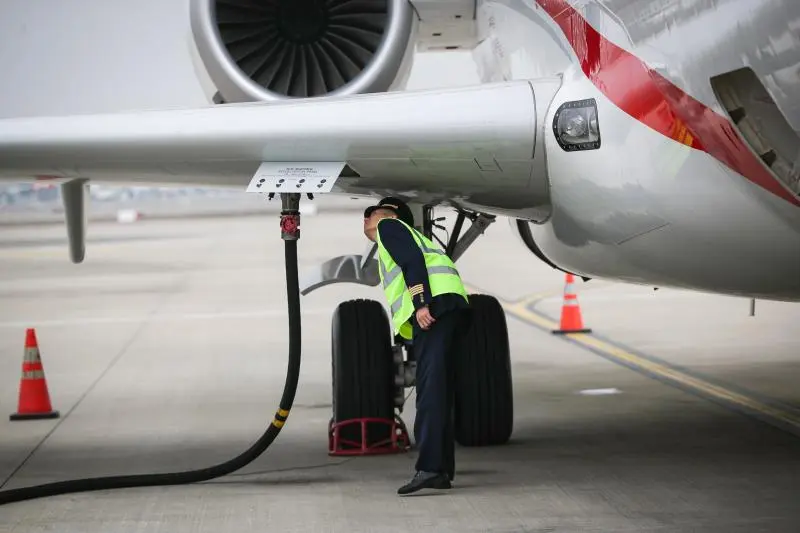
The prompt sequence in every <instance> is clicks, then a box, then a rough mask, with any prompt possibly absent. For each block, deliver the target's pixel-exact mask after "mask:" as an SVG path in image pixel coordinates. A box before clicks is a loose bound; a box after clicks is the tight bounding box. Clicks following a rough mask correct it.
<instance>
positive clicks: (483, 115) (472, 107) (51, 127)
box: [0, 78, 560, 196]
mask: <svg viewBox="0 0 800 533" xmlns="http://www.w3.org/2000/svg"><path fill="white" fill-rule="evenodd" d="M536 83H537V84H538V85H537V86H536V91H534V84H533V83H531V82H527V81H516V82H509V83H499V84H487V85H478V86H473V87H466V88H457V89H444V90H427V91H413V92H395V93H380V94H368V95H359V96H350V97H328V98H317V99H307V100H293V101H288V102H285V103H283V102H282V103H249V104H228V105H218V106H212V107H204V108H194V109H169V110H158V111H143V112H128V113H114V114H102V115H75V116H64V117H33V118H14V119H5V120H0V179H4V180H16V181H24V180H35V179H54V178H55V179H65V180H72V179H89V180H96V181H102V182H112V183H113V182H116V183H139V184H141V183H148V184H157V185H170V184H176V185H179V184H193V185H210V186H225V187H227V186H230V187H236V188H242V189H244V188H246V187H247V186H248V184H249V183H250V182H251V181H252V179H253V177H254V175H255V174H256V172H257V171H258V169H259V167H260V166H261V165H262V164H263V163H265V162H293V163H311V162H324V163H331V164H337V163H338V164H340V167H341V168H342V170H341V172H339V177H338V179H336V180H335V181H336V183H335V186H334V187H333V189H332V192H343V193H350V194H359V193H363V194H373V193H375V192H376V191H385V190H404V191H416V192H418V193H424V192H426V191H427V192H428V193H430V194H434V195H444V196H448V195H449V196H453V195H462V194H465V193H469V194H475V193H480V192H481V191H496V190H497V188H498V187H499V188H501V189H502V188H504V187H505V188H509V187H510V188H512V189H513V188H522V189H525V190H527V188H528V186H529V184H530V182H531V174H532V169H533V165H534V153H535V151H536V149H535V145H536V144H537V136H541V131H540V130H541V128H540V127H539V125H537V108H538V112H539V113H540V114H542V115H543V114H544V112H545V110H546V109H547V105H549V102H550V101H551V100H552V97H553V95H554V94H555V92H556V91H557V89H558V87H559V86H560V79H558V78H554V79H549V80H539V81H537V82H536ZM535 93H536V94H535ZM542 151H543V146H542ZM539 159H542V160H543V157H540V158H539ZM541 165H542V169H543V168H544V166H543V165H544V162H543V161H541Z"/></svg>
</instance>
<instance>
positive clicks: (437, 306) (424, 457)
mask: <svg viewBox="0 0 800 533" xmlns="http://www.w3.org/2000/svg"><path fill="white" fill-rule="evenodd" d="M364 234H365V235H366V236H367V238H368V239H369V240H371V241H373V242H376V243H377V244H378V254H377V255H378V264H379V272H380V277H381V285H382V287H383V290H384V293H385V294H386V298H387V300H388V303H389V306H390V307H391V315H392V324H393V326H394V330H395V332H396V333H397V334H398V335H399V336H400V337H402V338H403V339H405V340H406V341H411V343H412V348H413V353H414V359H415V360H416V363H417V370H416V389H417V404H416V406H417V416H416V419H415V421H414V439H415V441H416V442H417V447H418V448H419V457H418V458H417V464H416V470H417V472H416V474H415V475H414V477H413V478H412V480H411V481H410V482H409V483H407V484H406V485H404V486H402V487H400V489H398V491H397V492H398V494H410V493H412V492H416V491H418V490H420V489H423V488H433V489H449V488H451V486H452V485H451V481H452V480H453V478H454V477H455V453H454V451H455V450H454V448H455V443H454V440H455V438H454V435H453V420H452V416H453V403H454V390H453V389H454V386H455V383H454V381H455V364H456V361H455V358H456V357H457V351H458V349H459V339H460V338H462V337H463V332H464V328H466V327H467V326H468V322H467V320H468V318H469V315H468V310H469V300H468V297H467V292H466V289H464V285H463V283H462V282H461V278H460V276H459V274H458V271H457V270H456V268H455V265H454V264H453V262H452V261H451V260H450V258H449V257H448V256H447V255H446V254H445V253H444V252H443V251H442V249H441V248H440V247H439V246H437V245H436V244H434V243H433V242H432V241H430V240H429V239H428V238H426V237H425V236H424V235H422V233H420V232H419V231H417V230H416V229H414V217H413V214H412V213H411V209H409V207H408V206H407V205H406V204H405V203H404V202H403V201H401V200H399V199H397V198H384V199H383V200H381V201H380V202H379V203H378V205H375V206H371V207H368V208H367V209H366V210H365V211H364Z"/></svg>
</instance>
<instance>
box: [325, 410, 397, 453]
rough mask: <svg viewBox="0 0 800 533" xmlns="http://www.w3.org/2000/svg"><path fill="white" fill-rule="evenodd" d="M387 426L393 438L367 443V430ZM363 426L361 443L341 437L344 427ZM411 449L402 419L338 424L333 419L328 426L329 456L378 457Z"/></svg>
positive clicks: (367, 420)
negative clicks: (377, 426)
mask: <svg viewBox="0 0 800 533" xmlns="http://www.w3.org/2000/svg"><path fill="white" fill-rule="evenodd" d="M381 424H382V425H387V426H389V428H390V431H391V437H389V438H388V439H383V440H380V441H378V442H374V443H372V444H370V443H368V442H367V435H368V432H367V428H368V427H369V426H374V425H381ZM355 425H360V426H361V441H360V442H356V441H354V440H349V439H344V438H342V437H341V435H340V431H341V429H342V428H343V427H348V426H355ZM410 448H411V439H410V438H409V436H408V430H407V429H406V425H405V423H404V422H403V420H402V419H401V418H400V417H395V419H394V420H392V419H389V418H353V419H350V420H342V421H341V422H338V423H336V424H334V423H333V419H331V422H330V424H329V425H328V455H378V454H387V453H403V452H407V451H408V450H409V449H410Z"/></svg>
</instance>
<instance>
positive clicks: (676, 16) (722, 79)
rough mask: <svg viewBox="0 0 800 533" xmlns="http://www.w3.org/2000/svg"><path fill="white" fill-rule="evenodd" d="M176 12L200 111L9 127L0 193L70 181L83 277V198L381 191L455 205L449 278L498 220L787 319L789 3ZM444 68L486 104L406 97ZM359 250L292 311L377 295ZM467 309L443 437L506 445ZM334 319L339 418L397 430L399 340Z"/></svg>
mask: <svg viewBox="0 0 800 533" xmlns="http://www.w3.org/2000/svg"><path fill="white" fill-rule="evenodd" d="M187 18H188V25H189V26H190V28H191V35H190V40H191V43H192V46H193V53H194V58H195V59H194V66H195V68H196V71H197V75H198V79H199V80H200V82H201V83H202V84H203V85H204V87H206V88H207V89H208V96H209V103H208V105H207V106H205V107H202V108H189V109H163V110H150V111H142V112H125V113H107V114H100V115H81V116H59V117H33V118H15V119H5V120H2V121H0V179H7V180H15V181H20V180H47V179H49V180H55V182H57V183H60V184H61V187H62V190H63V192H64V202H65V211H66V224H67V228H68V234H69V236H70V250H71V258H72V260H73V261H74V262H80V261H82V260H83V258H84V247H85V246H84V233H85V225H84V224H83V222H82V217H83V214H84V213H85V203H84V202H85V195H84V190H85V187H86V184H87V183H89V182H90V181H91V182H107V183H149V184H157V185H182V184H191V185H197V186H203V185H213V186H219V187H238V188H242V189H245V190H247V191H250V192H255V193H262V194H267V193H269V194H287V195H288V192H287V191H289V192H291V193H292V194H297V193H302V194H316V193H322V194H343V195H349V196H353V197H375V198H377V197H384V196H397V197H400V198H403V199H404V200H406V201H407V202H408V203H409V205H410V206H411V207H412V209H413V210H414V212H415V219H416V220H417V221H418V224H419V229H420V231H422V232H423V233H425V234H426V235H428V236H431V235H433V231H432V230H433V227H434V225H435V224H436V223H437V219H436V217H435V209H437V208H439V209H441V208H443V207H445V208H450V209H453V210H455V212H456V213H457V218H456V220H455V223H454V227H453V231H452V232H451V236H450V238H449V240H448V242H446V243H445V242H442V244H443V249H444V250H445V252H446V253H448V254H450V255H451V257H453V258H454V259H457V258H458V257H460V256H461V255H463V253H464V252H465V251H466V250H467V249H468V247H469V246H470V245H471V244H472V243H473V242H474V241H475V240H476V239H477V238H478V237H479V236H481V235H483V234H484V233H485V232H486V231H487V228H488V227H490V226H491V224H493V223H494V222H495V221H496V220H497V219H498V217H505V218H506V219H507V220H508V221H509V223H510V224H511V225H512V226H513V228H514V230H515V232H517V233H518V235H519V236H520V239H521V241H522V243H523V244H524V245H525V246H526V247H527V248H528V249H529V250H530V251H531V253H532V254H534V255H535V256H536V257H538V258H539V259H540V260H542V261H544V262H545V263H547V264H548V265H550V266H551V267H553V268H555V269H558V270H561V271H564V272H566V273H569V274H573V275H577V276H580V277H583V278H584V279H586V280H590V279H595V278H598V279H607V280H617V281H621V282H627V283H634V284H643V285H649V286H654V287H674V288H680V289H688V290H695V291H704V292H710V293H718V294H725V295H732V296H740V297H747V298H757V299H768V300H782V301H790V302H798V301H800V170H798V163H800V158H799V157H798V154H800V137H799V136H798V130H800V76H799V75H798V72H800V47H798V43H797V39H796V38H795V32H794V28H796V27H797V25H798V24H800V3H798V2H796V0H759V1H757V2H755V1H751V0H190V4H189V9H188V12H187ZM448 50H458V51H465V50H466V51H468V52H470V53H471V54H472V56H473V58H474V60H475V64H476V67H477V70H478V72H479V75H480V83H479V84H477V85H474V86H467V87H457V88H447V89H427V90H415V91H409V90H405V87H406V83H407V80H408V76H409V73H410V71H411V68H412V65H413V62H414V58H415V56H416V54H421V53H426V52H429V51H448ZM467 220H469V223H470V225H469V227H468V229H466V230H465V231H464V233H463V235H462V229H463V226H464V224H465V222H467ZM374 255H375V249H374V247H372V248H370V249H368V250H367V251H366V252H363V253H361V254H349V255H343V256H340V257H336V258H332V259H331V260H329V261H328V262H326V263H324V264H322V265H319V266H317V267H315V268H314V269H312V271H311V272H310V273H309V275H308V278H307V279H306V281H305V282H304V285H303V293H304V294H307V293H308V292H310V291H312V290H316V289H318V288H320V287H322V286H324V285H327V284H330V283H337V282H350V283H361V284H364V285H368V286H376V285H378V284H379V283H380V277H379V274H378V272H377V266H376V261H375V259H374ZM471 300H472V301H473V308H474V309H475V313H476V314H477V315H480V317H481V318H480V320H476V321H475V324H476V325H474V326H473V328H472V330H471V331H470V333H469V336H468V341H469V342H467V345H468V346H467V347H466V348H465V350H466V352H467V353H465V354H464V357H463V359H462V361H461V363H459V364H460V365H461V367H460V372H459V375H460V377H459V383H458V385H457V392H456V397H457V405H456V438H457V440H458V442H460V443H461V444H462V445H472V446H480V445H494V444H502V443H505V442H507V441H508V439H509V437H510V435H511V432H512V429H513V415H512V413H513V409H512V397H511V396H512V385H511V370H510V362H509V353H508V352H509V349H508V333H507V328H506V323H505V317H504V315H503V310H502V308H501V307H500V305H499V304H498V302H497V300H496V299H494V298H492V297H490V296H488V295H473V297H472V298H471ZM333 324H334V326H333V350H332V351H333V358H334V378H333V389H334V407H333V410H334V419H335V420H337V421H343V420H351V419H358V418H363V417H379V418H384V419H392V418H393V417H394V416H395V409H400V410H402V404H403V390H404V388H407V387H409V386H411V384H413V369H414V367H413V357H412V356H411V355H410V354H409V353H406V354H405V355H404V354H403V350H405V351H406V352H408V346H404V345H403V344H402V343H397V342H395V341H394V340H393V339H392V334H391V330H390V327H389V322H388V319H387V316H386V312H385V310H384V309H383V307H382V305H381V304H380V303H378V302H377V301H374V300H353V301H349V302H344V303H342V304H341V305H340V306H339V307H338V308H337V310H336V312H335V313H334V318H333ZM380 354H383V356H380ZM381 431H383V432H384V433H383V434H385V432H386V431H389V430H381V429H380V428H379V429H376V430H374V434H378V433H381Z"/></svg>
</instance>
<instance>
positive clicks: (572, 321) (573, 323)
mask: <svg viewBox="0 0 800 533" xmlns="http://www.w3.org/2000/svg"><path fill="white" fill-rule="evenodd" d="M574 282H575V276H573V275H572V274H567V283H566V285H565V287H564V304H563V305H562V306H561V325H560V326H559V329H556V330H553V333H555V334H556V335H563V334H566V333H591V332H592V330H591V329H589V328H584V327H583V318H581V306H580V305H579V304H578V296H577V295H576V294H575V291H574V289H573V288H572V284H573V283H574Z"/></svg>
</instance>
